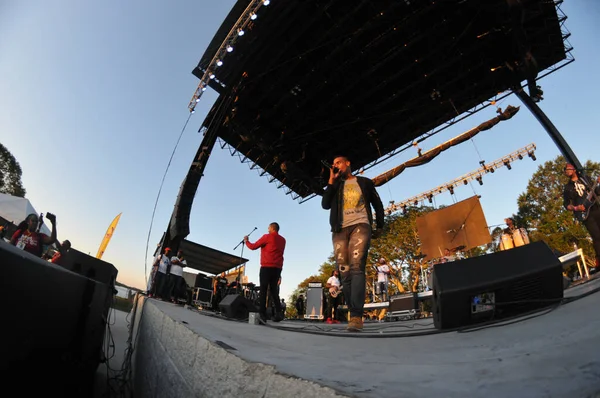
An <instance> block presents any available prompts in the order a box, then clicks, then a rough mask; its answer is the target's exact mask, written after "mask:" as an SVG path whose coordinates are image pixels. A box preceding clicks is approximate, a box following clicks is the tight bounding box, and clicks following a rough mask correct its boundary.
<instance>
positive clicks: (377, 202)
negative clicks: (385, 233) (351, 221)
mask: <svg viewBox="0 0 600 398" xmlns="http://www.w3.org/2000/svg"><path fill="white" fill-rule="evenodd" d="M356 179H357V182H358V186H359V187H360V190H361V191H362V195H363V198H364V199H365V208H366V210H367V215H368V216H369V223H370V224H371V225H372V224H373V210H371V207H372V208H373V209H374V210H375V221H376V223H377V228H378V229H380V228H383V223H384V214H383V203H381V199H380V198H379V194H378V193H377V190H376V189H375V184H373V181H371V180H370V179H368V178H366V177H360V176H357V177H356ZM340 187H343V181H342V180H341V179H338V180H337V181H336V182H334V183H333V184H332V185H327V187H326V188H325V191H324V192H323V198H322V199H321V206H322V207H323V208H324V209H325V210H331V211H330V212H329V224H330V225H331V232H340V231H341V229H342V220H343V211H344V206H343V203H344V189H343V188H342V189H340Z"/></svg>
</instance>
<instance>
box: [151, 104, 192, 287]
mask: <svg viewBox="0 0 600 398" xmlns="http://www.w3.org/2000/svg"><path fill="white" fill-rule="evenodd" d="M191 117H192V112H190V113H189V114H188V117H187V119H186V121H185V123H184V124H183V128H182V129H181V132H180V133H179V137H178V138H177V142H176V143H175V146H174V147H173V152H171V157H170V158H169V162H168V163H167V167H166V168H165V173H164V175H163V177H162V181H161V182H160V186H159V188H158V193H157V195H156V201H155V202H154V209H152V217H151V218H150V228H148V238H147V239H146V253H145V255H144V280H145V281H146V285H147V284H148V244H149V243H150V234H151V233H152V224H153V223H154V215H155V214H156V207H157V206H158V200H159V198H160V193H161V191H162V188H163V185H164V183H165V179H166V178H167V173H168V171H169V168H170V167H171V162H172V161H173V157H174V156H175V151H177V147H178V146H179V142H180V141H181V137H182V136H183V133H184V132H185V129H186V127H187V125H188V123H189V121H190V119H191Z"/></svg>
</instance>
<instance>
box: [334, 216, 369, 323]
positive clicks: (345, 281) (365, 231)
mask: <svg viewBox="0 0 600 398" xmlns="http://www.w3.org/2000/svg"><path fill="white" fill-rule="evenodd" d="M332 241H333V254H334V256H335V262H336V264H337V266H338V269H339V271H340V276H341V280H342V285H343V291H344V297H345V298H346V304H347V305H348V309H349V311H350V316H351V317H353V316H359V317H362V316H363V308H364V306H365V283H366V278H365V266H366V264H367V254H368V252H369V247H370V245H371V226H370V225H369V224H357V225H350V226H348V227H345V228H342V230H341V231H340V232H334V233H333V235H332Z"/></svg>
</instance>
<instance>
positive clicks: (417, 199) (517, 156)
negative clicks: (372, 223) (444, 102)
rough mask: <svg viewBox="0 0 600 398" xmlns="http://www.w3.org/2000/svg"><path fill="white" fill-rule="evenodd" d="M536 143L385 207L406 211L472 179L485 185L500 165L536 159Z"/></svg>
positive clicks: (387, 212) (451, 190)
mask: <svg viewBox="0 0 600 398" xmlns="http://www.w3.org/2000/svg"><path fill="white" fill-rule="evenodd" d="M535 149H536V146H535V144H533V143H532V144H529V145H527V146H524V147H523V148H521V149H519V150H517V151H515V152H512V153H510V154H508V155H506V156H503V157H501V158H500V159H497V160H495V161H493V162H491V163H488V164H483V162H481V163H482V165H481V167H480V168H478V169H477V170H475V171H471V172H470V173H467V174H465V175H463V176H460V177H458V178H455V179H454V180H452V181H449V182H447V183H445V184H442V185H439V186H437V187H435V188H433V189H430V190H429V191H426V192H423V193H420V194H419V195H416V196H413V197H412V198H409V199H406V200H403V201H402V202H400V203H395V202H393V201H392V202H390V205H389V206H388V207H387V208H386V209H385V213H386V214H388V215H389V214H392V213H394V212H396V211H398V210H402V211H406V208H407V207H409V206H417V205H418V204H419V203H421V202H424V201H425V200H426V199H427V200H428V201H429V203H432V202H433V200H432V199H433V197H434V196H436V195H439V194H441V193H443V192H446V191H449V192H450V194H452V195H453V194H454V188H457V187H460V186H461V185H468V184H469V182H471V181H477V182H479V184H480V185H483V175H484V174H487V173H492V174H493V173H494V171H496V169H499V168H500V167H507V168H508V169H509V170H510V169H511V168H512V167H511V165H510V164H511V163H512V162H514V161H516V160H522V159H523V157H525V156H529V157H530V158H531V159H533V160H536V158H535Z"/></svg>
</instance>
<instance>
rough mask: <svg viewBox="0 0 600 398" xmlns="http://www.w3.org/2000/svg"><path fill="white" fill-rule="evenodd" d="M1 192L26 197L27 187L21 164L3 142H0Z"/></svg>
mask: <svg viewBox="0 0 600 398" xmlns="http://www.w3.org/2000/svg"><path fill="white" fill-rule="evenodd" d="M0 192H1V193H6V194H9V195H12V196H19V197H21V198H24V197H25V188H23V184H22V183H21V166H20V165H19V162H17V160H16V159H15V157H14V156H13V155H12V153H10V151H9V150H8V149H6V147H5V146H4V145H2V144H0Z"/></svg>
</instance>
